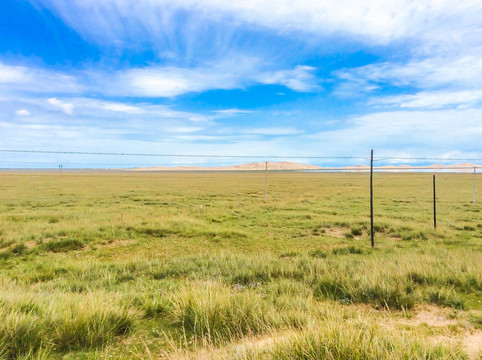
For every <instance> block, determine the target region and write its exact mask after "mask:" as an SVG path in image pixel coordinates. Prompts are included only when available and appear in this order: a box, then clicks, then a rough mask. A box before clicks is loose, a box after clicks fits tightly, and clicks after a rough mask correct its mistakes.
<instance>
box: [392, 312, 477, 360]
mask: <svg viewBox="0 0 482 360" xmlns="http://www.w3.org/2000/svg"><path fill="white" fill-rule="evenodd" d="M399 324H403V325H408V326H413V327H417V326H421V325H427V326H429V327H432V328H439V329H441V330H442V328H447V327H450V326H453V327H456V331H452V332H451V333H450V332H449V333H450V334H449V335H440V334H439V335H433V336H429V337H428V338H427V340H428V341H430V342H432V343H433V344H441V345H443V344H447V345H452V346H453V345H461V346H462V348H463V349H464V351H465V352H466V353H467V355H468V356H469V358H471V359H480V355H481V351H482V331H480V330H478V329H473V328H472V329H469V328H466V327H464V326H462V325H461V326H458V325H459V321H458V319H457V318H455V317H454V311H453V310H452V309H448V308H439V307H437V306H433V305H427V306H424V307H419V308H418V309H417V310H416V314H415V315H414V316H413V317H412V318H410V319H405V318H403V319H397V318H393V317H390V318H387V319H386V320H385V323H384V326H386V327H387V328H391V329H393V328H396V325H399ZM457 326H458V327H457ZM442 331H443V333H446V332H445V331H444V330H442Z"/></svg>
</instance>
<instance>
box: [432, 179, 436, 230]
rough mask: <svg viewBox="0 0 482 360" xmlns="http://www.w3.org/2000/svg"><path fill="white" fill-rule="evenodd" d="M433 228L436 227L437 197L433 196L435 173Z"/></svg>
mask: <svg viewBox="0 0 482 360" xmlns="http://www.w3.org/2000/svg"><path fill="white" fill-rule="evenodd" d="M433 228H434V229H436V228H437V197H436V196H435V174H434V175H433Z"/></svg>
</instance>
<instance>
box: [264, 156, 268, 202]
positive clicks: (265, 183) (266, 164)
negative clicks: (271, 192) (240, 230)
mask: <svg viewBox="0 0 482 360" xmlns="http://www.w3.org/2000/svg"><path fill="white" fill-rule="evenodd" d="M267 199H268V162H267V161H266V163H265V170H264V202H266V200H267Z"/></svg>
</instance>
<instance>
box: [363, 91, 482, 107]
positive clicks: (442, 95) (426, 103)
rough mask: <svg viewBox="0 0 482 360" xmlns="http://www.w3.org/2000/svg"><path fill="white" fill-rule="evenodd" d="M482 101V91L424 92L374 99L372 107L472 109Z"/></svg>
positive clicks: (370, 102) (371, 103)
mask: <svg viewBox="0 0 482 360" xmlns="http://www.w3.org/2000/svg"><path fill="white" fill-rule="evenodd" d="M480 101H482V90H473V91H472V90H466V91H423V92H418V93H416V94H413V95H397V96H385V97H378V98H372V99H371V100H370V101H369V104H370V105H375V106H394V107H400V108H426V109H438V108H443V107H446V106H457V107H458V108H464V107H470V106H473V105H476V104H477V103H479V102H480Z"/></svg>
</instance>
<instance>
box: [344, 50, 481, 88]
mask: <svg viewBox="0 0 482 360" xmlns="http://www.w3.org/2000/svg"><path fill="white" fill-rule="evenodd" d="M335 74H336V75H337V76H338V77H339V78H340V79H342V80H346V81H348V82H349V83H350V82H355V83H356V82H364V83H366V82H368V83H375V84H378V83H388V84H392V85H394V86H400V87H405V86H415V87H418V88H425V89H427V88H435V87H440V86H451V87H455V86H464V87H482V58H481V57H479V56H463V57H459V56H453V57H449V58H447V57H434V58H429V59H423V60H416V59H415V60H410V61H408V62H406V63H393V62H384V63H375V64H371V65H367V66H363V67H358V68H355V69H348V70H341V71H337V72H336V73H335Z"/></svg>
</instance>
